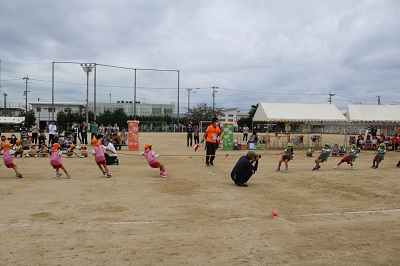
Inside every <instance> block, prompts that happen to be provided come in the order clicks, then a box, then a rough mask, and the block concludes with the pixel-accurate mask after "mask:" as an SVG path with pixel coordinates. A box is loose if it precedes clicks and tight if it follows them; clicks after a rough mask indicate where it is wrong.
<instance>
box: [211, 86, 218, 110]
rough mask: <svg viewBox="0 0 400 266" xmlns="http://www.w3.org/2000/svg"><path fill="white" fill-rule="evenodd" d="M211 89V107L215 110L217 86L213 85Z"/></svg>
mask: <svg viewBox="0 0 400 266" xmlns="http://www.w3.org/2000/svg"><path fill="white" fill-rule="evenodd" d="M212 89H213V93H212V96H213V107H212V109H213V111H214V110H215V93H216V92H217V91H216V89H218V87H216V86H214V87H212Z"/></svg>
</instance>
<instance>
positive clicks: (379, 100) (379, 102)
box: [376, 95, 381, 105]
mask: <svg viewBox="0 0 400 266" xmlns="http://www.w3.org/2000/svg"><path fill="white" fill-rule="evenodd" d="M376 98H378V105H381V96H380V95H377V96H376Z"/></svg>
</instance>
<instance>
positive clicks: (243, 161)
mask: <svg viewBox="0 0 400 266" xmlns="http://www.w3.org/2000/svg"><path fill="white" fill-rule="evenodd" d="M259 158H261V155H258V154H257V153H255V152H254V151H248V152H247V154H246V155H244V156H242V157H240V158H239V160H238V161H237V163H236V165H235V167H233V170H232V173H231V178H232V180H233V182H235V184H236V185H237V186H239V187H247V186H248V185H247V184H246V182H247V181H249V179H250V177H251V176H252V175H253V174H254V173H255V172H256V171H257V167H258V159H259Z"/></svg>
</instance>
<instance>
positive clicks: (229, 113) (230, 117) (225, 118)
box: [218, 108, 249, 130]
mask: <svg viewBox="0 0 400 266" xmlns="http://www.w3.org/2000/svg"><path fill="white" fill-rule="evenodd" d="M246 117H249V114H248V113H243V112H240V110H238V109H236V108H230V109H223V110H222V114H221V115H220V116H219V117H218V119H219V121H220V122H233V126H234V128H235V130H238V129H239V127H238V124H237V121H238V120H239V119H240V118H246Z"/></svg>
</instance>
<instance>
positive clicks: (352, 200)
mask: <svg viewBox="0 0 400 266" xmlns="http://www.w3.org/2000/svg"><path fill="white" fill-rule="evenodd" d="M238 136H240V135H238ZM339 138H342V137H340V136H339ZM139 139H140V147H141V148H143V147H144V144H145V143H152V144H153V149H154V151H155V152H156V153H160V154H161V156H160V157H159V158H158V159H159V161H160V162H162V163H164V164H165V165H166V167H167V171H168V173H169V174H170V175H171V178H168V179H163V178H161V177H160V176H159V172H158V171H157V170H156V169H151V168H150V167H149V166H148V164H147V162H146V161H145V159H144V157H142V156H139V155H138V153H139V152H129V151H128V150H127V149H126V148H124V149H123V150H122V151H121V152H120V154H119V158H120V162H121V164H120V165H113V166H109V168H110V172H111V174H112V178H105V177H104V176H103V175H102V173H101V172H100V171H99V170H98V168H97V166H96V164H95V163H94V159H93V158H92V157H90V158H84V159H81V158H65V157H64V158H63V159H62V162H63V164H64V165H65V166H66V168H67V169H68V171H70V173H71V174H72V179H66V178H65V175H64V176H63V177H55V171H54V170H53V169H52V167H51V166H50V165H49V159H48V158H16V159H15V160H14V162H15V163H16V164H17V165H18V167H19V170H20V171H21V173H23V174H24V178H23V179H16V178H15V175H14V172H13V171H12V170H10V169H6V168H5V166H4V164H3V161H2V158H1V163H0V164H1V166H0V171H1V175H0V203H1V204H0V214H1V215H0V234H1V242H0V265H282V264H283V265H400V255H399V254H400V230H399V228H400V186H399V184H400V168H397V167H395V165H396V164H397V162H398V161H399V160H400V153H398V152H393V151H390V152H388V153H387V154H386V157H385V160H384V161H383V162H382V163H381V165H380V166H379V169H376V170H374V169H371V168H370V167H371V164H372V158H373V157H374V152H372V151H362V153H361V156H360V157H359V158H358V159H357V160H356V162H355V166H356V168H357V169H356V170H351V169H350V166H349V165H347V164H342V165H341V166H340V167H339V169H338V170H334V169H333V166H334V165H335V164H336V163H337V162H338V161H339V160H340V158H336V157H331V158H329V160H328V161H327V162H325V163H323V164H322V167H321V169H320V170H318V171H311V169H312V168H313V167H314V159H315V157H314V158H307V157H306V156H305V155H304V151H303V150H301V151H300V150H298V151H297V152H296V154H295V159H294V160H293V161H291V162H290V164H289V173H286V174H285V173H283V172H275V171H274V170H275V168H276V166H277V163H278V161H279V158H280V156H279V155H277V153H278V150H262V151H260V154H261V155H262V158H261V159H260V164H259V171H258V172H257V173H256V174H255V175H254V176H253V177H252V178H251V179H250V180H249V182H248V185H249V186H248V187H238V186H235V185H234V183H233V182H232V180H231V179H230V171H231V169H232V167H233V166H234V164H235V163H236V161H237V160H238V158H239V156H240V155H243V154H245V152H246V151H243V150H241V151H229V152H227V151H223V150H218V151H217V158H216V160H215V166H213V167H206V166H205V164H204V162H205V159H204V156H203V155H204V154H205V151H204V150H203V148H200V149H199V150H198V151H197V152H196V153H195V152H194V150H193V148H191V147H186V135H185V134H183V133H140V137H139ZM339 142H340V140H339ZM279 152H280V150H279ZM226 154H229V155H228V156H227V157H226ZM200 155H201V156H200ZM190 156H191V157H190ZM273 208H277V210H278V216H275V217H274V216H272V215H271V213H272V210H273Z"/></svg>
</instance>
